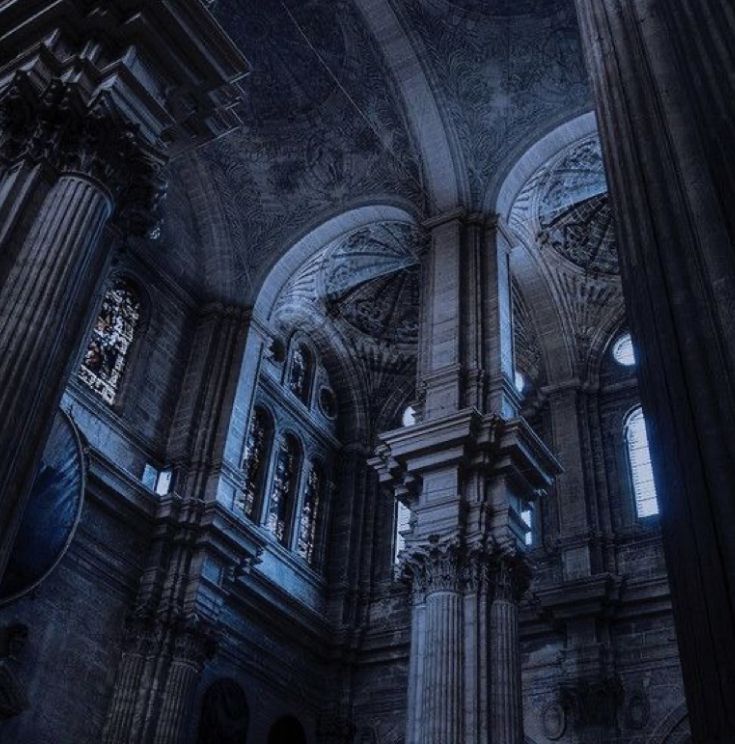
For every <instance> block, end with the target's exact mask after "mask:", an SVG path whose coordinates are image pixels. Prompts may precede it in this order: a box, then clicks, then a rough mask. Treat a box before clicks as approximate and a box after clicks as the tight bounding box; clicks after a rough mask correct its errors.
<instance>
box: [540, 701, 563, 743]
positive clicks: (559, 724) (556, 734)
mask: <svg viewBox="0 0 735 744" xmlns="http://www.w3.org/2000/svg"><path fill="white" fill-rule="evenodd" d="M541 726H542V728H543V731H544V736H545V737H546V738H547V739H551V741H557V740H558V739H561V737H562V736H564V732H565V731H566V730H567V714H566V712H565V711H564V708H563V707H562V706H561V705H560V704H559V703H549V704H548V705H546V706H545V707H544V709H543V711H541Z"/></svg>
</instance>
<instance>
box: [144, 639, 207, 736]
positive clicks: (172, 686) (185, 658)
mask: <svg viewBox="0 0 735 744" xmlns="http://www.w3.org/2000/svg"><path fill="white" fill-rule="evenodd" d="M207 655H208V643H207V639H206V637H199V635H198V634H196V633H191V632H189V631H186V632H184V633H182V634H180V635H179V636H178V637H177V639H176V641H175V647H174V654H173V659H172V661H171V666H170V667H169V670H168V678H167V679H166V685H165V688H164V691H163V701H162V704H161V712H160V714H159V717H158V725H157V727H156V734H155V737H154V739H153V741H154V744H179V742H181V741H183V739H184V734H185V727H186V724H187V723H188V721H189V713H190V711H191V705H192V702H193V699H194V692H195V691H196V687H197V684H198V683H199V675H200V674H201V672H202V667H203V666H204V662H205V661H206V658H207Z"/></svg>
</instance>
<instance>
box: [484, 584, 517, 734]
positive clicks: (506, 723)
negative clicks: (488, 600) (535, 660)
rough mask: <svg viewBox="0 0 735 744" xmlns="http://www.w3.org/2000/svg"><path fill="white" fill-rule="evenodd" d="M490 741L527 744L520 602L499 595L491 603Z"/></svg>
mask: <svg viewBox="0 0 735 744" xmlns="http://www.w3.org/2000/svg"><path fill="white" fill-rule="evenodd" d="M490 731H491V737H490V741H492V742H498V743H499V744H500V743H501V742H502V744H523V705H522V687H521V662H520V646H519V639H518V606H517V604H516V603H515V602H514V601H513V600H509V599H505V598H500V599H495V600H494V601H493V603H492V605H491V607H490Z"/></svg>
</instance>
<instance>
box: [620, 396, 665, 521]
mask: <svg viewBox="0 0 735 744" xmlns="http://www.w3.org/2000/svg"><path fill="white" fill-rule="evenodd" d="M639 416H640V420H641V425H642V427H643V434H644V436H645V444H646V451H647V456H648V463H643V464H642V465H639V467H640V466H642V467H646V466H647V467H649V468H650V470H651V483H652V489H653V497H652V498H650V497H648V498H641V496H640V495H639V492H638V489H637V488H636V475H635V471H636V463H635V462H634V459H633V456H632V447H631V442H630V436H629V431H630V429H631V422H632V420H633V419H634V418H636V417H639ZM622 439H623V449H624V456H625V463H626V468H627V473H628V484H629V489H630V495H631V499H632V507H633V517H634V519H635V521H636V522H638V523H647V522H650V521H651V520H656V519H658V518H659V516H660V513H661V505H660V501H659V496H658V491H657V489H656V481H655V476H654V473H653V461H652V457H651V445H650V442H649V441H648V430H647V428H646V416H645V412H644V410H643V406H642V405H641V404H640V403H637V404H636V405H635V406H633V407H632V408H630V409H629V410H628V412H627V413H626V414H625V416H624V417H623V426H622ZM651 500H652V501H653V502H654V503H655V505H656V511H655V512H651V513H649V514H642V513H641V504H642V503H643V502H649V501H651Z"/></svg>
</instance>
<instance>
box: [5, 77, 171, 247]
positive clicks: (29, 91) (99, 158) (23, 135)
mask: <svg viewBox="0 0 735 744" xmlns="http://www.w3.org/2000/svg"><path fill="white" fill-rule="evenodd" d="M0 160H2V161H4V162H5V163H6V164H7V165H12V164H13V163H17V162H19V161H26V162H29V163H31V164H34V165H36V164H42V165H44V166H45V167H47V168H48V169H50V170H51V171H54V172H57V173H60V174H61V173H69V174H71V173H73V174H78V175H83V176H86V177H87V178H89V179H91V180H93V181H95V182H96V183H98V184H99V185H100V187H101V188H102V189H104V190H105V191H106V192H107V193H108V195H109V197H110V199H111V200H112V201H113V202H114V203H115V204H116V207H117V209H116V220H117V221H118V222H119V223H120V225H121V227H122V228H123V229H124V230H125V231H127V232H130V233H133V234H136V235H146V234H148V233H149V232H150V231H151V229H153V228H154V226H155V224H156V223H157V221H158V209H159V206H160V203H161V200H162V198H163V196H164V194H165V180H164V178H163V168H164V165H165V156H164V155H163V154H162V151H160V150H157V149H155V148H153V147H151V146H150V145H149V144H148V143H146V142H145V141H144V140H143V138H142V137H141V136H140V134H139V131H138V128H137V127H136V126H134V125H132V124H130V123H128V122H127V121H126V120H125V119H124V118H123V117H122V116H121V115H120V114H119V113H118V112H117V110H116V107H115V104H114V103H113V101H112V98H111V96H110V95H109V94H106V93H101V94H99V95H98V96H97V97H95V98H91V99H90V98H88V97H87V96H86V95H85V93H84V92H83V90H82V89H81V88H80V87H79V86H78V85H76V84H75V83H68V82H64V81H61V80H58V79H54V80H52V81H51V82H50V83H49V84H48V85H46V86H45V87H39V86H37V85H36V84H34V83H33V82H32V81H31V79H30V76H29V75H28V74H27V73H26V72H24V71H19V72H17V73H16V74H15V76H14V78H13V82H12V84H10V85H9V86H8V87H7V88H6V89H5V90H4V91H3V92H2V94H1V95H0Z"/></svg>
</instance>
